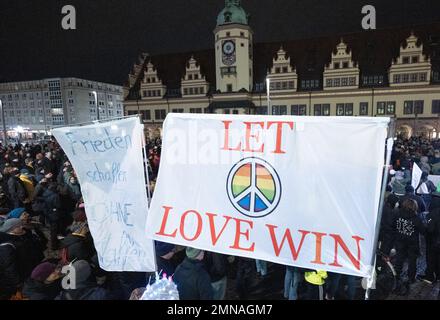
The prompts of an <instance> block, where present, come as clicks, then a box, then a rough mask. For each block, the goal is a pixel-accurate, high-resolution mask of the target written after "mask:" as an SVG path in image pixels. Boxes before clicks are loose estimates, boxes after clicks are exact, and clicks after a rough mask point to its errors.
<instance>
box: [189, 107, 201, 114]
mask: <svg viewBox="0 0 440 320" xmlns="http://www.w3.org/2000/svg"><path fill="white" fill-rule="evenodd" d="M189 112H190V113H202V108H190V109H189Z"/></svg>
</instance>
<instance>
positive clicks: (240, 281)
mask: <svg viewBox="0 0 440 320" xmlns="http://www.w3.org/2000/svg"><path fill="white" fill-rule="evenodd" d="M237 259H238V265H237V280H236V288H237V293H238V298H239V299H240V300H246V299H247V298H248V296H249V288H250V286H251V282H252V280H253V277H254V275H255V260H253V259H249V258H244V257H238V258H237Z"/></svg>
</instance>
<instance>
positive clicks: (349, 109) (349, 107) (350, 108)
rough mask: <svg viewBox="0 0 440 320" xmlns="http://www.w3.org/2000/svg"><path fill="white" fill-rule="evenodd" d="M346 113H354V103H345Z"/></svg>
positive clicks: (349, 114) (347, 114)
mask: <svg viewBox="0 0 440 320" xmlns="http://www.w3.org/2000/svg"><path fill="white" fill-rule="evenodd" d="M345 115H346V116H352V115H353V103H346V104H345Z"/></svg>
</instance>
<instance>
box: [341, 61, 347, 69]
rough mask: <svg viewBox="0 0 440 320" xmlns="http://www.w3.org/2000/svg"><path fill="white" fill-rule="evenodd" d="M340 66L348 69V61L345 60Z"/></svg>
mask: <svg viewBox="0 0 440 320" xmlns="http://www.w3.org/2000/svg"><path fill="white" fill-rule="evenodd" d="M342 68H344V69H348V62H347V61H345V62H343V63H342Z"/></svg>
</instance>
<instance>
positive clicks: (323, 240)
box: [146, 114, 389, 276]
mask: <svg viewBox="0 0 440 320" xmlns="http://www.w3.org/2000/svg"><path fill="white" fill-rule="evenodd" d="M388 123H389V118H361V117H357V118H354V117H353V118H352V117H325V118H321V117H291V116H277V117H273V116H250V115H237V116H235V115H209V114H206V115H192V114H191V115H189V114H188V115H185V114H179V115H177V114H169V115H168V116H167V118H166V120H165V123H164V126H163V128H164V135H163V148H162V156H161V164H160V169H159V176H158V181H157V184H156V188H155V193H154V197H153V200H152V204H151V207H150V211H149V215H148V218H147V225H146V229H147V233H148V234H149V236H151V237H152V238H154V239H156V240H161V241H166V242H172V243H175V244H179V245H184V246H191V247H196V248H200V249H204V250H208V251H214V252H220V253H224V254H229V255H236V256H244V257H249V258H254V259H261V260H266V261H273V262H275V263H280V264H284V265H293V266H299V267H304V268H309V269H320V270H328V271H334V272H338V273H345V274H351V275H358V276H367V275H369V274H370V273H371V269H372V268H371V261H372V253H373V247H374V244H373V242H374V235H375V229H376V223H377V212H378V207H379V198H380V190H381V180H382V172H383V166H384V156H385V140H386V137H387V126H388Z"/></svg>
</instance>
